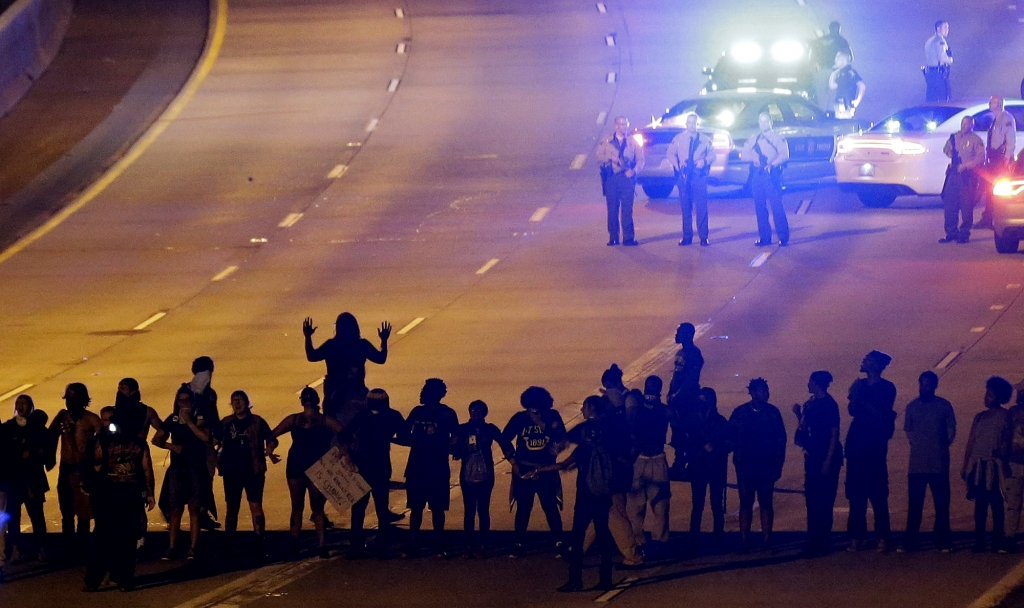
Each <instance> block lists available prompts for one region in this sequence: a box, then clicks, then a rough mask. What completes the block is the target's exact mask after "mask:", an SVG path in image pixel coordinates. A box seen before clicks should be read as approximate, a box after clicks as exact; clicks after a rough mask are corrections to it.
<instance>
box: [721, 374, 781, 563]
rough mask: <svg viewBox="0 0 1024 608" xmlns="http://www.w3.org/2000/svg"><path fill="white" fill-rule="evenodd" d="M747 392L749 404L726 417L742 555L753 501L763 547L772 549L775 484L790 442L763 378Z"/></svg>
mask: <svg viewBox="0 0 1024 608" xmlns="http://www.w3.org/2000/svg"><path fill="white" fill-rule="evenodd" d="M747 392H748V393H749V394H750V401H748V402H747V403H744V404H743V405H741V406H739V407H737V408H736V409H735V410H733V412H732V415H731V416H730V417H729V425H730V426H731V427H732V429H733V437H734V438H735V441H736V444H735V445H736V447H735V450H734V451H733V456H732V462H733V466H735V467H736V484H737V485H738V486H739V494H740V537H741V539H742V544H743V546H742V549H741V550H742V551H744V552H745V551H747V550H749V544H748V543H749V538H748V537H749V536H750V527H751V523H752V520H753V516H754V500H755V498H756V500H757V505H758V508H759V511H760V515H761V534H762V535H763V536H764V544H763V548H764V549H766V550H768V549H770V548H771V540H772V528H773V527H774V523H775V506H774V492H775V482H776V481H778V480H779V479H780V478H781V477H782V466H783V464H785V462H786V444H787V443H788V441H789V438H788V437H787V436H786V425H785V423H783V421H782V414H781V413H780V412H779V408H777V407H775V406H774V405H772V404H771V403H768V398H769V396H770V394H769V392H768V382H767V381H765V379H764V378H754V379H753V380H751V381H750V384H748V385H747Z"/></svg>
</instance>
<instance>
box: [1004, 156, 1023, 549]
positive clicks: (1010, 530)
mask: <svg viewBox="0 0 1024 608" xmlns="http://www.w3.org/2000/svg"><path fill="white" fill-rule="evenodd" d="M1021 156H1022V157H1024V154H1022V155H1021ZM1014 388H1016V389H1017V403H1016V405H1014V406H1013V407H1011V408H1010V410H1009V411H1010V420H1011V423H1012V425H1013V431H1012V433H1011V441H1010V476H1009V477H1007V478H1006V479H1005V480H1004V481H1003V498H1004V499H1005V500H1006V524H1005V525H1006V549H1007V551H1009V552H1011V553H1014V552H1016V551H1017V532H1018V531H1019V530H1020V514H1021V507H1022V506H1024V382H1022V383H1018V384H1017V386H1015V387H1014Z"/></svg>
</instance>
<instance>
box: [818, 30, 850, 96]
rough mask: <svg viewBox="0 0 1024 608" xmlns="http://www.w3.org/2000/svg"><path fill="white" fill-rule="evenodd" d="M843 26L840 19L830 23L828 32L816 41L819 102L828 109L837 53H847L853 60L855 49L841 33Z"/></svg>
mask: <svg viewBox="0 0 1024 608" xmlns="http://www.w3.org/2000/svg"><path fill="white" fill-rule="evenodd" d="M842 29H843V28H842V26H841V25H840V24H839V22H838V21H833V22H832V23H829V24H828V33H827V34H825V35H824V36H821V37H820V38H818V39H817V40H815V41H814V49H813V59H814V62H815V67H816V68H817V70H818V74H819V76H818V79H817V80H818V103H820V104H821V105H822V107H823V108H825V109H826V110H831V109H832V105H833V103H834V102H833V96H832V91H831V89H829V88H828V85H829V76H830V75H831V74H832V71H833V70H834V69H835V67H836V65H835V64H836V55H837V54H839V53H845V54H846V55H848V56H849V57H850V61H853V50H852V49H851V48H850V43H849V42H847V41H846V38H843V36H842V35H841V34H840V32H841V31H842Z"/></svg>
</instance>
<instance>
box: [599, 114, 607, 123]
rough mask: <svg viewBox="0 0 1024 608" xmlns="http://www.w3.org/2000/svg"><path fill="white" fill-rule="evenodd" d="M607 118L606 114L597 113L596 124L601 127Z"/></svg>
mask: <svg viewBox="0 0 1024 608" xmlns="http://www.w3.org/2000/svg"><path fill="white" fill-rule="evenodd" d="M607 118H608V112H598V113H597V124H599V125H603V124H604V121H605V120H606V119H607Z"/></svg>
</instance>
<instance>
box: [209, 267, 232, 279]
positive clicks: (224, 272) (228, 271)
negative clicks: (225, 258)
mask: <svg viewBox="0 0 1024 608" xmlns="http://www.w3.org/2000/svg"><path fill="white" fill-rule="evenodd" d="M236 270H238V266H228V267H227V268H225V269H224V270H221V271H220V272H218V273H217V274H215V275H213V278H212V279H210V280H211V281H214V282H216V281H223V280H224V279H226V278H228V277H229V276H231V275H233V274H234V273H235V271H236Z"/></svg>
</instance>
